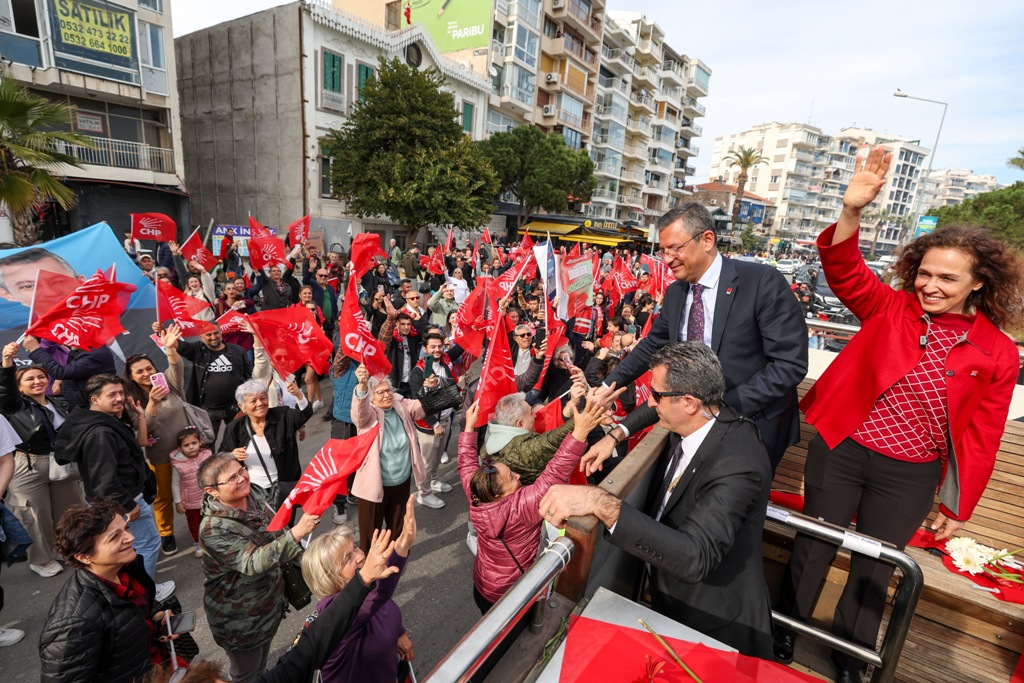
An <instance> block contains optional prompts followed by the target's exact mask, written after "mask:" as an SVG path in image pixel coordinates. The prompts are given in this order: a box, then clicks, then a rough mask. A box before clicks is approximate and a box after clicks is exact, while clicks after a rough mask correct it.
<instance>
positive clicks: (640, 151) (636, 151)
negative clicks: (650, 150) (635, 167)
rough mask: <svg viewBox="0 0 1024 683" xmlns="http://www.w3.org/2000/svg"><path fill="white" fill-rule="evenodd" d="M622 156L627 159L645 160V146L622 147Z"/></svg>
mask: <svg viewBox="0 0 1024 683" xmlns="http://www.w3.org/2000/svg"><path fill="white" fill-rule="evenodd" d="M622 156H623V157H624V158H629V159H646V158H647V146H646V145H644V146H641V145H624V146H623V147H622Z"/></svg>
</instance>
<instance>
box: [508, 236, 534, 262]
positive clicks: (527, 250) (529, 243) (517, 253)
mask: <svg viewBox="0 0 1024 683" xmlns="http://www.w3.org/2000/svg"><path fill="white" fill-rule="evenodd" d="M532 253H533V240H532V239H531V238H530V231H529V229H527V231H526V234H524V235H523V241H522V242H520V243H519V246H518V247H516V248H515V249H514V250H513V251H512V253H511V254H509V258H511V259H512V260H513V261H518V260H519V259H521V258H523V257H524V256H526V255H527V254H532Z"/></svg>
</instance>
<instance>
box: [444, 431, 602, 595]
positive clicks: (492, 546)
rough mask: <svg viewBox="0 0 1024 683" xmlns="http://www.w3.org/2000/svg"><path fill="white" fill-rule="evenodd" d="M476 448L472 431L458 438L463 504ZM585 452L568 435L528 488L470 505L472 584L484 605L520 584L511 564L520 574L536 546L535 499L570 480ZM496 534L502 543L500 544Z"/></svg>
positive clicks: (537, 517)
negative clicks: (474, 550)
mask: <svg viewBox="0 0 1024 683" xmlns="http://www.w3.org/2000/svg"><path fill="white" fill-rule="evenodd" d="M476 443H477V436H476V433H475V432H463V433H461V434H460V435H459V478H460V479H461V480H462V489H463V491H465V493H466V499H467V500H472V498H471V494H470V490H469V482H470V480H471V479H472V478H473V473H474V472H476V471H477V469H479V467H480V460H479V457H480V456H479V453H478V452H477V447H476ZM586 450H587V444H586V443H585V442H581V441H577V440H576V437H574V436H573V435H572V434H568V435H567V436H566V437H565V439H564V440H563V441H562V445H561V446H559V447H558V450H557V451H555V455H554V457H552V458H551V461H550V462H548V464H547V466H546V467H545V468H544V471H543V472H541V475H540V476H539V477H537V480H536V481H534V482H533V483H532V484H530V485H529V486H523V487H522V488H520V489H519V490H518V491H516V492H515V493H513V494H512V495H510V496H507V497H505V498H501V499H500V500H497V501H495V502H493V503H484V504H483V505H472V504H471V505H470V506H469V520H470V521H471V522H473V526H474V527H475V528H476V530H477V544H478V546H477V553H476V562H475V563H474V564H473V584H474V585H475V586H476V588H477V590H478V591H480V593H481V595H483V596H484V597H485V598H487V599H488V600H489V601H491V602H497V601H498V599H499V598H501V596H502V595H504V594H505V592H506V591H507V590H508V589H509V588H511V587H512V584H514V583H515V582H516V581H518V580H519V577H520V576H521V574H520V573H519V567H518V566H516V560H518V562H519V565H520V566H522V568H523V570H524V571H525V570H527V569H529V568H530V566H531V565H532V564H533V561H534V559H536V557H537V549H538V548H539V547H540V527H541V522H542V521H544V518H543V517H541V514H540V499H541V498H543V497H544V494H545V493H547V491H548V489H549V488H551V487H552V486H554V485H555V484H565V483H567V482H568V481H569V475H570V474H572V470H573V468H574V467H576V466H577V465H579V463H580V457H581V456H582V455H583V453H584V452H585V451H586ZM499 534H500V535H501V538H503V539H504V540H505V543H502V542H501V538H499V537H498V536H499ZM506 544H507V545H508V548H506V547H505V545H506ZM513 555H514V556H515V559H513Z"/></svg>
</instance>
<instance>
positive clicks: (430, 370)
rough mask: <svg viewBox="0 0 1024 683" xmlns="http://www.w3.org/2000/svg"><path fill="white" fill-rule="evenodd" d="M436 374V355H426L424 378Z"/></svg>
mask: <svg viewBox="0 0 1024 683" xmlns="http://www.w3.org/2000/svg"><path fill="white" fill-rule="evenodd" d="M433 374H434V357H433V356H426V357H425V358H424V359H423V378H424V379H426V378H427V377H430V376H431V375H433Z"/></svg>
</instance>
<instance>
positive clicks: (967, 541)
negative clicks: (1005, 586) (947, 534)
mask: <svg viewBox="0 0 1024 683" xmlns="http://www.w3.org/2000/svg"><path fill="white" fill-rule="evenodd" d="M1021 550H1024V548H1020V549H1017V550H1014V551H1013V552H1010V551H1009V550H1007V549H1005V548H1003V549H1002V550H996V549H995V548H990V547H988V546H987V545H982V544H981V543H978V542H977V541H975V540H974V539H973V538H966V537H963V536H958V537H956V538H951V539H949V541H947V542H946V552H947V553H948V554H949V557H950V559H951V560H952V561H953V564H954V566H956V568H957V569H959V570H960V571H962V572H964V573H966V574H970V575H971V576H976V575H978V574H983V575H985V576H988V577H989V578H991V579H994V580H996V581H1005V582H1009V583H1018V584H1019V583H1024V573H1022V572H1024V564H1021V563H1020V562H1019V561H1017V560H1015V559H1014V557H1013V556H1014V555H1016V554H1017V553H1019V552H1021Z"/></svg>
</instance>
